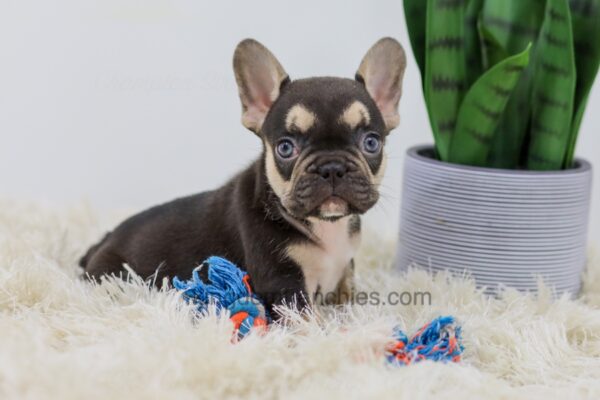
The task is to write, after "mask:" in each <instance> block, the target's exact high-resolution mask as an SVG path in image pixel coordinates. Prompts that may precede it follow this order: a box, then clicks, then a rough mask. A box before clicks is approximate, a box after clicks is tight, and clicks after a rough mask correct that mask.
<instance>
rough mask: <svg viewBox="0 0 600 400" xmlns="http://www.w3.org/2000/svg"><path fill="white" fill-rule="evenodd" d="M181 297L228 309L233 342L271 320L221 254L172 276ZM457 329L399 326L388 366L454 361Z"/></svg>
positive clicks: (438, 323) (449, 320) (437, 322)
mask: <svg viewBox="0 0 600 400" xmlns="http://www.w3.org/2000/svg"><path fill="white" fill-rule="evenodd" d="M202 268H208V281H207V282H205V281H203V280H202V279H201V278H200V269H202ZM173 286H174V287H175V289H177V290H180V291H181V292H182V296H183V298H184V299H185V300H186V301H188V302H191V303H193V304H194V305H196V307H197V309H198V311H200V312H206V310H207V308H208V306H209V305H210V304H214V305H215V307H216V309H217V312H219V313H220V312H223V311H228V312H229V315H230V320H231V321H232V322H233V326H234V332H235V334H234V341H237V340H240V339H243V338H244V337H245V336H246V335H248V334H249V333H250V331H251V330H252V329H255V330H261V331H263V330H265V329H266V328H267V326H268V324H269V323H270V322H271V319H270V317H269V315H268V313H267V311H266V309H265V306H264V304H263V303H262V301H261V300H260V298H259V297H258V296H257V295H256V294H255V293H253V291H252V287H251V286H250V277H249V276H248V274H246V273H245V272H244V271H242V270H241V269H239V268H238V267H237V266H236V265H235V264H233V263H231V262H229V261H228V260H226V259H224V258H221V257H209V258H208V259H207V260H206V261H204V262H203V263H202V265H201V266H200V267H198V268H196V269H195V270H194V271H193V273H192V278H191V279H190V280H187V281H182V280H180V279H178V278H177V277H175V278H174V279H173ZM461 341H462V340H461V328H460V327H459V326H457V325H456V322H455V320H454V318H453V317H450V316H445V317H438V318H436V319H434V320H433V321H432V322H430V323H428V324H426V325H425V326H423V327H422V328H421V329H419V331H418V332H417V333H416V334H415V335H413V336H412V337H411V338H410V339H409V338H408V337H407V335H406V334H405V333H404V332H402V331H401V330H400V329H398V328H396V329H394V332H393V344H392V345H390V346H389V347H388V348H387V349H386V358H387V361H388V362H389V363H390V364H392V365H409V364H412V363H416V362H419V361H423V360H432V361H441V362H449V361H450V362H458V361H460V359H461V354H462V352H463V349H464V347H463V345H462V343H461Z"/></svg>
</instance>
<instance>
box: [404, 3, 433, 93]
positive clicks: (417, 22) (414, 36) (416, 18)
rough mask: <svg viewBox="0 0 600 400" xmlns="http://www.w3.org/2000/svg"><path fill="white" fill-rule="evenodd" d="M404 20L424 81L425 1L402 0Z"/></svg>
mask: <svg viewBox="0 0 600 400" xmlns="http://www.w3.org/2000/svg"><path fill="white" fill-rule="evenodd" d="M404 19H405V20H406V26H407V28H408V37H409V38H410V45H411V47H412V50H413V54H414V55H415V60H416V61H417V65H418V66H419V70H420V71H421V78H422V79H423V81H425V28H426V26H427V1H425V0H404Z"/></svg>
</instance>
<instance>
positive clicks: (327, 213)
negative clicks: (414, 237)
mask: <svg viewBox="0 0 600 400" xmlns="http://www.w3.org/2000/svg"><path fill="white" fill-rule="evenodd" d="M405 66H406V58H405V54H404V50H403V49H402V46H400V44H399V43H398V42H397V41H395V40H394V39H391V38H384V39H381V40H380V41H378V42H377V43H376V44H375V45H374V46H373V47H372V48H371V49H370V50H369V51H368V52H367V54H366V56H365V57H364V59H363V60H362V62H361V64H360V66H359V68H358V72H357V73H356V79H355V80H352V79H342V78H310V79H300V80H296V81H291V80H290V78H289V77H288V75H287V73H286V72H285V70H284V69H283V67H282V66H281V64H280V63H279V62H278V61H277V59H276V58H275V57H274V56H273V54H271V52H270V51H269V50H268V49H266V48H265V47H264V46H263V45H261V44H260V43H258V42H256V41H254V40H251V39H248V40H244V41H243V42H241V43H240V44H239V45H238V47H237V49H236V51H235V55H234V70H235V76H236V81H237V83H238V87H239V94H240V98H241V101H242V123H243V124H244V126H246V127H247V128H248V129H250V130H251V131H253V132H255V133H256V134H257V135H259V136H260V137H261V139H262V140H263V142H264V147H265V153H264V157H265V165H266V175H267V179H268V181H269V185H270V186H271V188H272V190H273V192H274V193H275V194H276V195H277V196H278V198H279V200H280V202H281V205H282V206H283V207H284V208H285V209H286V211H288V212H289V213H290V214H291V215H292V216H294V217H296V218H300V219H303V218H307V217H317V218H321V219H337V218H340V217H343V216H345V215H348V214H355V213H359V214H360V213H364V212H365V211H367V210H368V209H369V208H371V207H372V206H373V205H374V204H375V203H376V202H377V199H378V197H379V193H378V186H379V183H380V182H381V179H382V177H383V172H384V170H385V160H386V159H385V155H384V145H385V140H386V137H387V135H388V134H389V132H390V131H391V130H392V129H393V128H395V127H396V126H397V125H398V123H399V119H400V118H399V115H398V102H399V100H400V96H401V93H402V78H403V75H404V69H405Z"/></svg>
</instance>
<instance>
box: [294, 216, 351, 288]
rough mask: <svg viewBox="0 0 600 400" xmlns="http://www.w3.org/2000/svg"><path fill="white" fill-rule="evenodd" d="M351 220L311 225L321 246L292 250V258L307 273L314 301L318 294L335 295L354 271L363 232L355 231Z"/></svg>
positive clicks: (305, 244) (298, 245) (302, 246)
mask: <svg viewBox="0 0 600 400" xmlns="http://www.w3.org/2000/svg"><path fill="white" fill-rule="evenodd" d="M351 218H355V217H345V218H342V219H339V220H338V221H336V222H328V221H322V220H313V221H311V231H312V233H313V234H314V235H315V237H316V238H317V239H318V241H319V243H318V244H313V243H302V244H294V245H291V246H289V247H288V249H287V251H288V256H289V257H290V258H291V259H292V260H294V261H295V262H296V263H297V264H298V265H299V266H300V268H302V272H303V273H304V279H305V284H306V290H307V292H308V294H309V296H310V297H311V298H312V297H313V296H314V294H315V293H316V292H317V291H320V293H322V294H326V293H329V292H334V291H335V290H336V289H337V286H338V284H339V283H340V281H341V280H342V278H343V277H344V275H345V273H346V270H347V269H348V268H350V262H351V261H352V259H353V258H354V255H355V253H356V250H357V249H358V245H359V243H360V232H358V231H353V229H351V224H352V221H351Z"/></svg>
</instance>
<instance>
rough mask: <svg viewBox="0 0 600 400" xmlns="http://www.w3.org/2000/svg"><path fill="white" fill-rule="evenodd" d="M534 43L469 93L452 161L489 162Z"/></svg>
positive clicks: (499, 67)
mask: <svg viewBox="0 0 600 400" xmlns="http://www.w3.org/2000/svg"><path fill="white" fill-rule="evenodd" d="M530 50H531V47H530V46H528V47H527V49H526V50H525V51H523V52H522V53H520V54H517V55H514V56H512V57H509V58H506V59H505V60H503V61H501V62H499V63H497V64H496V65H495V66H494V67H492V68H491V69H490V70H489V71H487V72H486V73H485V74H483V76H481V78H479V79H478V80H477V82H475V84H474V85H473V87H472V88H471V89H470V90H469V92H468V93H467V95H466V97H465V99H464V101H463V104H462V106H461V107H460V112H459V114H458V122H457V125H456V132H455V133H454V137H453V138H452V143H451V146H450V154H449V159H448V161H450V162H453V163H458V164H467V165H477V166H485V165H486V164H487V160H488V155H489V153H490V150H491V146H492V144H493V140H492V139H493V137H494V132H495V129H496V127H497V125H498V123H499V121H500V118H501V117H502V114H503V112H504V108H505V107H506V104H507V103H508V100H509V97H510V94H511V93H512V91H513V89H514V87H515V85H516V84H517V82H518V81H519V77H520V76H521V73H522V72H523V70H524V69H525V67H526V66H527V64H528V63H529V53H530Z"/></svg>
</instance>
